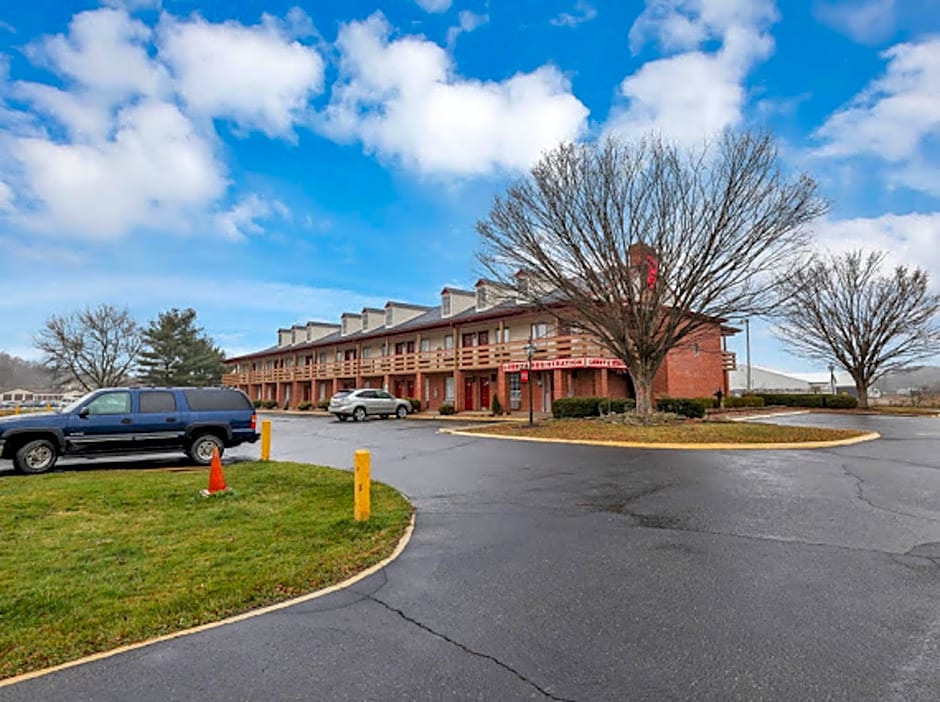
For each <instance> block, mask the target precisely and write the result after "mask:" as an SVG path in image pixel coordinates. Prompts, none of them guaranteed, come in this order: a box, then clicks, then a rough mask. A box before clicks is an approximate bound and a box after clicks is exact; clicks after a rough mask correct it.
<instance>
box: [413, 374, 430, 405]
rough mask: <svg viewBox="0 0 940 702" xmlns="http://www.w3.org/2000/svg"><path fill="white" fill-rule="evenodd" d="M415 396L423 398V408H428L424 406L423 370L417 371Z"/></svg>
mask: <svg viewBox="0 0 940 702" xmlns="http://www.w3.org/2000/svg"><path fill="white" fill-rule="evenodd" d="M415 397H417V398H418V399H419V400H421V409H427V407H425V406H424V405H425V400H424V374H423V373H422V372H421V371H418V372H416V373H415Z"/></svg>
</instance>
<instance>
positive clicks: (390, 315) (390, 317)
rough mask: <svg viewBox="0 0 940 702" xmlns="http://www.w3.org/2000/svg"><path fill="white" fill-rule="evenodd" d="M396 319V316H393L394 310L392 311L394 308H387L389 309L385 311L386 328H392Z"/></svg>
mask: <svg viewBox="0 0 940 702" xmlns="http://www.w3.org/2000/svg"><path fill="white" fill-rule="evenodd" d="M394 319H395V317H394V315H393V310H392V308H391V307H389V308H387V309H386V310H385V326H386V327H390V326H392V321H393V320H394Z"/></svg>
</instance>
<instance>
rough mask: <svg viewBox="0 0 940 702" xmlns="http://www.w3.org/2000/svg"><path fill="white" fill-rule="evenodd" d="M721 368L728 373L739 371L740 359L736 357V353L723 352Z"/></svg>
mask: <svg viewBox="0 0 940 702" xmlns="http://www.w3.org/2000/svg"><path fill="white" fill-rule="evenodd" d="M721 367H722V369H723V370H726V371H733V370H737V369H738V357H737V356H736V355H735V353H734V351H722V352H721Z"/></svg>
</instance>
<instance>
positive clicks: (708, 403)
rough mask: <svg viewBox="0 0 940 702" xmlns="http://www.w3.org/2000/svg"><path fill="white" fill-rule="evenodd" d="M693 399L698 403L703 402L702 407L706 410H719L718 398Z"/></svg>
mask: <svg viewBox="0 0 940 702" xmlns="http://www.w3.org/2000/svg"><path fill="white" fill-rule="evenodd" d="M692 399H693V400H695V401H696V402H701V403H702V407H704V408H705V409H717V407H718V398H717V397H693V398H692Z"/></svg>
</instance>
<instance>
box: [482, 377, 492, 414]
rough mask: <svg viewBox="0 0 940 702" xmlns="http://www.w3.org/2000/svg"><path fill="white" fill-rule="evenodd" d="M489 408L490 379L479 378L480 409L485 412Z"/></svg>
mask: <svg viewBox="0 0 940 702" xmlns="http://www.w3.org/2000/svg"><path fill="white" fill-rule="evenodd" d="M489 407H490V379H489V378H480V409H481V410H485V409H489Z"/></svg>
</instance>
